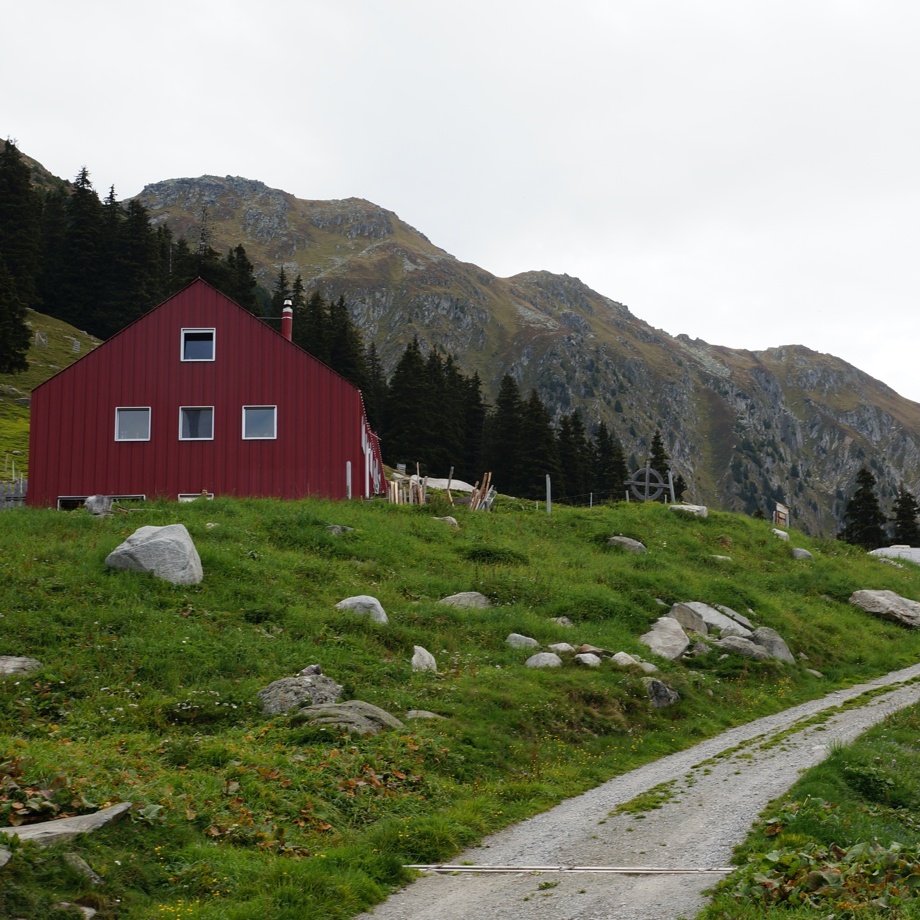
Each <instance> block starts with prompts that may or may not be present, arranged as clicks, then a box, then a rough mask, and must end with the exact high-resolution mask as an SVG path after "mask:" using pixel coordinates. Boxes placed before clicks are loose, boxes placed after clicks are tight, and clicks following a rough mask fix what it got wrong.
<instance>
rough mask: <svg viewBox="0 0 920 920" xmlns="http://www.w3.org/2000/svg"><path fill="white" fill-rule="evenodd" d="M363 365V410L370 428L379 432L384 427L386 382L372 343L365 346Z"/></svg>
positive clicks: (375, 347)
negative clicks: (364, 383)
mask: <svg viewBox="0 0 920 920" xmlns="http://www.w3.org/2000/svg"><path fill="white" fill-rule="evenodd" d="M365 364H366V366H367V386H366V387H365V389H364V390H362V393H363V395H364V408H365V410H366V412H367V420H368V422H369V423H370V426H371V428H373V429H374V431H377V432H380V431H383V427H384V421H383V412H384V406H385V404H386V395H387V382H386V376H385V375H384V372H383V362H382V361H381V360H380V355H378V354H377V346H376V345H375V344H374V343H373V342H371V343H370V345H368V346H367V353H366V355H365Z"/></svg>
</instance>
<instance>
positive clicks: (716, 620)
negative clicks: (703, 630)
mask: <svg viewBox="0 0 920 920" xmlns="http://www.w3.org/2000/svg"><path fill="white" fill-rule="evenodd" d="M674 606H675V607H676V606H678V605H677V604H675V605H674ZM680 606H681V607H689V608H690V610H693V611H695V612H696V613H698V614H699V615H700V616H701V617H702V618H703V622H704V623H705V624H706V626H707V627H709V629H711V630H713V631H715V632H718V631H719V630H722V629H725V627H726V626H735V625H737V623H738V621H737V620H735V619H733V618H732V617H728V616H726V615H725V614H724V613H722V612H721V611H719V610H717V609H716V608H715V607H710V606H709V604H703V603H701V602H700V601H684V603H683V604H681V605H680ZM672 609H673V608H672Z"/></svg>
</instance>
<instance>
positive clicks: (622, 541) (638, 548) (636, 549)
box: [607, 537, 648, 556]
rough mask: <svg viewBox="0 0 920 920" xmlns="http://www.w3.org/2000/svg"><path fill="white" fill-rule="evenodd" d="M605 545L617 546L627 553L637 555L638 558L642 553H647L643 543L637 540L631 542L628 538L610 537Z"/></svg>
mask: <svg viewBox="0 0 920 920" xmlns="http://www.w3.org/2000/svg"><path fill="white" fill-rule="evenodd" d="M607 545H608V546H619V547H621V548H622V549H625V550H626V551H627V552H630V553H637V554H639V555H640V556H641V555H642V553H647V552H648V550H647V549H646V548H645V544H644V543H640V542H639V541H638V540H633V539H631V538H630V537H610V538H609V539H608V540H607Z"/></svg>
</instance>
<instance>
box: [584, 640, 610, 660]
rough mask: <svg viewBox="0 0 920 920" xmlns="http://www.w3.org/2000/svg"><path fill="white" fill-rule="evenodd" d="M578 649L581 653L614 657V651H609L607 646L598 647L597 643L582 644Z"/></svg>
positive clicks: (600, 656) (599, 656)
mask: <svg viewBox="0 0 920 920" xmlns="http://www.w3.org/2000/svg"><path fill="white" fill-rule="evenodd" d="M576 651H577V652H578V654H579V655H597V657H598V658H613V652H608V651H607V649H605V648H598V647H597V646H596V645H588V644H587V643H586V644H585V645H580V646H579V647H578V648H577V649H576Z"/></svg>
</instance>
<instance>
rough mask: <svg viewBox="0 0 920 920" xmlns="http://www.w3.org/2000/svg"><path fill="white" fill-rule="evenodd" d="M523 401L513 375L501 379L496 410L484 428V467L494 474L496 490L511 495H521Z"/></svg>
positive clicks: (489, 416)
mask: <svg viewBox="0 0 920 920" xmlns="http://www.w3.org/2000/svg"><path fill="white" fill-rule="evenodd" d="M523 408H524V405H523V401H522V399H521V392H520V390H519V389H518V385H517V382H516V381H515V379H514V377H512V376H511V375H510V374H505V375H504V377H502V380H501V383H500V384H499V387H498V396H497V397H496V399H495V407H494V408H493V409H492V411H491V412H490V413H489V414H488V416H487V418H486V425H485V438H484V444H483V454H484V456H485V463H484V466H485V467H486V469H487V470H489V471H491V473H492V480H493V481H494V482H495V487H496V488H497V489H499V490H500V491H502V492H504V493H506V494H508V495H520V494H522V492H521V488H522V479H521V475H520V459H521V417H522V415H523Z"/></svg>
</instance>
